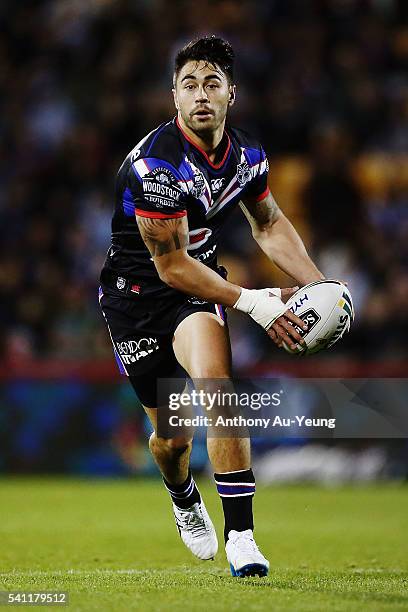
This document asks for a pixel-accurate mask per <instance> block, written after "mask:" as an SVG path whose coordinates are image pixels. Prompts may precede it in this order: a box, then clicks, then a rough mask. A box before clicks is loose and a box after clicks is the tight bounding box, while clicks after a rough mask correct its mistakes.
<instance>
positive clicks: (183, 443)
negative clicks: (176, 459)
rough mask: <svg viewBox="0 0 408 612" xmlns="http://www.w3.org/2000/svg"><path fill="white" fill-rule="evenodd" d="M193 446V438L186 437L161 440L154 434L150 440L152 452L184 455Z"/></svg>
mask: <svg viewBox="0 0 408 612" xmlns="http://www.w3.org/2000/svg"><path fill="white" fill-rule="evenodd" d="M192 444H193V440H192V438H189V437H186V436H178V437H175V438H159V437H158V436H156V434H154V433H153V434H152V435H151V436H150V440H149V447H150V450H151V451H152V452H154V451H155V450H159V451H161V452H165V453H168V454H176V455H179V454H182V453H184V452H185V451H186V450H187V449H190V450H191V447H192Z"/></svg>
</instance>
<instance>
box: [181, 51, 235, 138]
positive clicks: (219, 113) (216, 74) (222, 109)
mask: <svg viewBox="0 0 408 612" xmlns="http://www.w3.org/2000/svg"><path fill="white" fill-rule="evenodd" d="M173 95H174V102H175V105H176V108H177V110H178V111H179V113H180V114H181V116H182V118H183V121H184V123H185V124H186V125H187V126H188V127H189V128H190V129H192V130H193V131H194V132H197V133H200V132H209V131H214V130H216V129H217V128H219V127H220V126H221V125H222V124H223V122H224V121H225V117H226V114H227V110H228V107H229V106H232V104H233V103H234V98H235V86H234V85H230V84H229V82H228V79H227V76H226V75H225V74H224V72H223V71H222V70H221V69H220V68H219V67H218V66H216V65H213V64H207V63H206V62H204V61H199V62H196V61H190V62H187V64H185V65H184V66H183V67H182V69H181V70H180V72H179V74H178V76H177V81H176V83H175V88H174V89H173Z"/></svg>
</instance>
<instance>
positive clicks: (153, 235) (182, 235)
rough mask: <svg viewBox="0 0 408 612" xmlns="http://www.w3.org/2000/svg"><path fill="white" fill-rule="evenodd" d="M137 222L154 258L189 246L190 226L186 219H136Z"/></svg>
mask: <svg viewBox="0 0 408 612" xmlns="http://www.w3.org/2000/svg"><path fill="white" fill-rule="evenodd" d="M136 220H137V225H138V227H139V231H140V234H141V236H142V238H143V240H144V243H145V244H146V246H147V248H148V249H149V251H150V255H151V256H152V257H160V255H166V254H167V253H170V252H171V251H176V250H178V249H184V248H186V247H187V246H188V243H189V236H188V225H187V221H186V218H185V217H183V218H180V219H152V218H150V217H136Z"/></svg>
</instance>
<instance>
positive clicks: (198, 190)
mask: <svg viewBox="0 0 408 612" xmlns="http://www.w3.org/2000/svg"><path fill="white" fill-rule="evenodd" d="M204 191H205V182H204V177H203V175H202V174H201V172H199V171H198V170H194V184H193V187H192V189H191V195H193V196H194V197H195V198H200V197H201V196H202V195H203V193H204Z"/></svg>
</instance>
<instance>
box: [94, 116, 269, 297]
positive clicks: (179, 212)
mask: <svg viewBox="0 0 408 612" xmlns="http://www.w3.org/2000/svg"><path fill="white" fill-rule="evenodd" d="M216 154H217V155H216V163H212V162H211V161H210V159H209V158H208V156H207V154H206V153H205V151H203V150H202V149H201V148H200V147H198V146H197V145H196V144H194V143H193V141H192V140H191V139H190V138H189V137H188V135H187V134H185V133H184V132H183V130H182V129H181V127H180V125H179V123H178V121H177V119H176V118H175V119H173V120H172V121H169V122H167V123H164V124H162V125H160V126H159V127H158V128H157V129H155V130H153V131H152V132H150V133H149V134H148V135H147V136H146V137H145V138H143V139H142V140H141V141H140V142H139V143H138V144H137V145H136V147H135V148H134V149H133V150H132V151H131V152H130V153H129V154H128V156H127V157H126V159H125V161H124V162H123V164H122V166H121V167H120V169H119V172H118V175H117V180H116V203H115V210H114V215H113V220H112V245H111V247H110V248H109V251H108V255H107V258H106V262H105V266H104V270H106V271H109V272H110V273H114V274H117V275H118V276H120V277H123V278H125V279H129V280H130V281H131V282H132V283H134V287H135V288H136V289H135V293H139V294H143V295H155V296H162V297H166V296H167V295H170V294H174V293H179V292H176V290H175V289H172V288H170V287H169V286H168V285H166V284H165V283H163V282H162V281H161V280H160V278H159V276H158V274H157V271H156V268H155V266H154V263H153V261H152V258H151V256H150V253H149V251H148V249H147V247H146V246H145V244H144V242H143V239H142V237H141V235H140V233H139V230H138V227H137V223H136V218H135V215H137V216H140V217H150V218H154V219H172V218H177V217H183V216H187V219H188V226H189V233H190V236H189V242H190V244H189V247H188V253H189V254H190V255H191V257H194V258H196V259H198V260H199V261H201V262H202V263H203V264H206V265H208V266H210V267H211V268H213V269H215V268H216V265H217V240H218V236H219V233H220V230H221V228H222V226H223V225H224V223H225V222H226V220H227V219H228V216H229V214H230V213H231V211H232V210H233V209H234V208H235V207H236V206H237V204H238V202H239V201H240V200H241V199H242V198H243V197H246V196H251V198H253V199H254V200H262V199H263V198H265V197H266V195H267V194H268V186H267V174H268V161H267V159H266V155H265V152H264V151H263V149H262V147H261V145H260V144H259V143H258V142H257V141H256V140H255V139H253V138H252V137H250V136H249V135H248V134H246V133H245V132H243V131H242V130H239V129H235V128H232V127H227V128H226V129H225V132H224V136H223V138H222V141H221V142H220V144H219V146H218V147H217V151H216ZM102 281H103V273H102Z"/></svg>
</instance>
